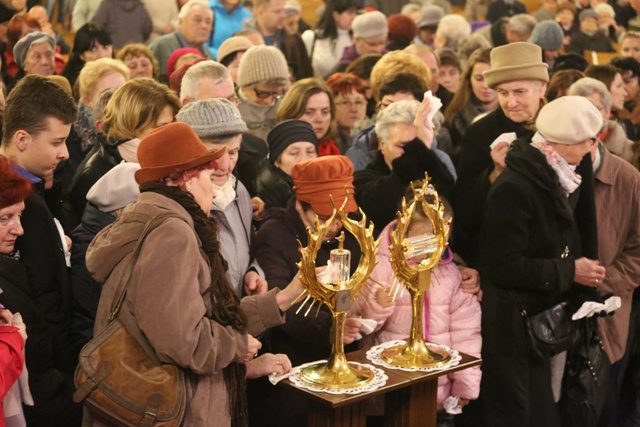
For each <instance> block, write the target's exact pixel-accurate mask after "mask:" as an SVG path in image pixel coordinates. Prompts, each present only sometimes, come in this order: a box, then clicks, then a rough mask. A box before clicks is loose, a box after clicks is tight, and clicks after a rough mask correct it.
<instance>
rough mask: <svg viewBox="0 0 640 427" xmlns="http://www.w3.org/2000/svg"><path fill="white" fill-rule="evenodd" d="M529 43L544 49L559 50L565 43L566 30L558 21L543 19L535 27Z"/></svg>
mask: <svg viewBox="0 0 640 427" xmlns="http://www.w3.org/2000/svg"><path fill="white" fill-rule="evenodd" d="M529 43H533V44H537V45H538V46H540V48H541V49H542V50H558V49H560V48H561V47H562V45H563V44H564V32H563V31H562V27H560V24H558V23H557V22H556V21H542V22H540V23H538V24H536V26H535V27H534V28H533V32H532V33H531V37H530V38H529Z"/></svg>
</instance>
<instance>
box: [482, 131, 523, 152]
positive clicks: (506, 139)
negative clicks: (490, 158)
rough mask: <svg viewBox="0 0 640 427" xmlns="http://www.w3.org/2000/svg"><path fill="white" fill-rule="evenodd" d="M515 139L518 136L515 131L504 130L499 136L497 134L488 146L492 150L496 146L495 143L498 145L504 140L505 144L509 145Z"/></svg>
mask: <svg viewBox="0 0 640 427" xmlns="http://www.w3.org/2000/svg"><path fill="white" fill-rule="evenodd" d="M516 139H518V136H517V135H516V133H515V132H505V133H503V134H500V136H498V137H497V138H496V139H494V140H493V142H492V143H491V145H490V146H489V148H491V149H492V150H493V149H494V148H495V147H496V145H498V144H499V143H501V142H506V143H507V144H509V145H511V143H512V142H513V141H515V140H516Z"/></svg>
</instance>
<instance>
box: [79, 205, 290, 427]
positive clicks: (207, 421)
mask: <svg viewBox="0 0 640 427" xmlns="http://www.w3.org/2000/svg"><path fill="white" fill-rule="evenodd" d="M160 212H170V213H172V214H174V215H176V216H178V218H170V219H168V220H166V221H165V222H163V223H162V224H161V225H160V226H159V227H158V228H156V229H155V230H153V231H152V232H151V233H150V234H149V235H148V237H147V238H146V240H145V242H144V244H143V246H142V249H141V252H140V256H139V258H138V262H137V265H136V267H135V268H134V270H133V275H132V280H131V282H130V285H129V289H128V291H127V296H126V299H125V302H124V304H123V308H122V309H123V310H130V311H131V312H132V313H133V314H134V316H135V319H136V323H137V325H136V326H137V327H138V328H139V329H140V330H141V331H142V332H143V333H144V335H145V336H146V337H147V339H148V340H149V342H150V344H151V346H152V347H153V348H154V350H155V351H156V354H157V356H158V357H159V358H160V359H161V360H163V361H167V362H173V363H175V364H177V365H179V366H182V367H184V368H185V370H186V372H187V377H188V381H187V410H186V414H185V418H184V421H183V423H182V425H183V426H186V427H196V426H198V427H202V426H214V425H215V426H229V425H230V424H231V421H230V416H229V411H228V403H227V391H226V388H225V385H224V379H223V372H222V370H223V369H224V368H225V367H226V366H227V365H229V364H230V363H232V362H233V360H234V359H235V358H236V357H238V356H240V355H242V354H244V353H245V352H246V350H247V345H248V344H247V343H248V340H247V335H246V334H242V333H240V332H238V331H237V330H235V329H233V328H231V327H224V326H222V325H221V324H219V323H216V322H215V321H213V320H211V319H210V317H211V314H212V312H213V310H214V309H215V307H213V306H212V303H211V299H210V298H209V296H208V292H207V288H208V287H209V285H210V283H211V273H210V268H209V264H208V262H207V260H206V259H205V257H204V252H202V250H201V247H200V240H199V239H198V237H197V236H196V234H195V230H194V229H193V221H192V219H191V217H190V216H189V214H188V213H187V212H186V211H185V210H184V209H183V208H182V207H181V206H180V205H179V204H178V203H177V202H175V201H173V200H171V199H168V198H166V197H164V196H162V195H159V194H157V193H143V194H141V195H140V197H139V199H138V202H137V203H135V204H133V205H129V206H128V207H127V208H126V209H125V211H124V213H123V215H122V216H121V217H120V218H119V219H118V220H117V221H116V222H115V223H114V224H113V225H112V226H109V227H107V228H106V229H104V230H103V231H101V232H100V233H99V234H98V235H97V236H96V238H95V239H94V241H93V242H92V243H91V245H90V246H89V249H88V251H87V268H88V270H89V272H90V273H91V274H92V275H93V277H94V278H95V279H96V280H97V281H98V282H101V283H102V282H104V287H103V290H102V295H101V298H100V305H99V307H98V313H97V316H96V324H95V332H96V333H98V332H100V331H101V330H102V329H103V328H104V327H105V326H106V319H107V317H108V315H109V306H110V304H111V301H112V299H113V297H114V293H115V288H116V287H117V284H118V282H119V280H120V277H121V275H122V272H123V270H124V269H125V267H126V265H127V263H128V261H129V259H130V257H131V253H132V251H133V247H134V245H135V242H136V241H137V238H138V237H139V236H140V234H141V233H142V229H143V228H144V225H145V224H146V223H147V222H148V221H149V220H150V219H151V218H152V217H153V216H155V215H156V214H158V213H160ZM275 295H276V292H274V291H271V292H269V293H266V294H263V295H260V296H258V297H247V298H244V299H243V300H242V302H241V309H242V310H243V311H244V312H245V314H246V316H247V318H248V328H249V330H248V332H249V333H250V334H251V335H253V336H258V335H260V334H262V333H263V332H264V331H265V329H266V328H269V327H272V326H275V325H280V324H282V323H283V322H284V319H283V318H282V316H281V315H280V312H279V310H278V307H277V304H276V301H275ZM87 415H88V414H87V411H85V420H84V424H83V425H84V426H93V427H97V426H106V425H108V424H106V423H103V422H102V421H101V420H97V419H94V418H92V417H91V416H87Z"/></svg>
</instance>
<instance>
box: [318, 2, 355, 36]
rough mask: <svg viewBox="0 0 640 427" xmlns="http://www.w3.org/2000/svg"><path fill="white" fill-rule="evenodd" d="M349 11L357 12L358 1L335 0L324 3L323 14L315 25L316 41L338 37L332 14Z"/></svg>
mask: <svg viewBox="0 0 640 427" xmlns="http://www.w3.org/2000/svg"><path fill="white" fill-rule="evenodd" d="M349 9H355V10H358V0H335V1H328V2H325V9H324V13H323V14H322V16H321V17H320V19H319V20H318V23H317V24H316V29H315V33H316V37H317V38H318V39H326V38H331V39H335V38H337V37H338V27H336V21H335V19H333V12H338V13H342V12H345V11H347V10H349Z"/></svg>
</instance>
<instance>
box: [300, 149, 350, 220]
mask: <svg viewBox="0 0 640 427" xmlns="http://www.w3.org/2000/svg"><path fill="white" fill-rule="evenodd" d="M291 177H292V178H293V184H294V186H293V188H294V190H295V191H296V199H298V200H301V201H303V202H307V203H309V204H310V205H311V208H313V210H314V211H315V213H316V214H317V215H323V216H329V215H331V214H332V213H333V206H332V205H331V198H330V197H333V202H334V203H335V205H336V208H340V206H342V203H343V202H344V198H345V197H346V193H345V190H347V191H349V200H348V201H347V205H346V207H345V211H346V212H355V211H357V210H358V205H357V204H356V202H355V200H354V199H353V194H354V187H353V163H351V160H349V158H348V157H345V156H325V157H318V158H316V159H311V160H305V161H302V162H300V163H298V164H296V165H295V166H294V167H293V169H292V170H291Z"/></svg>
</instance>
